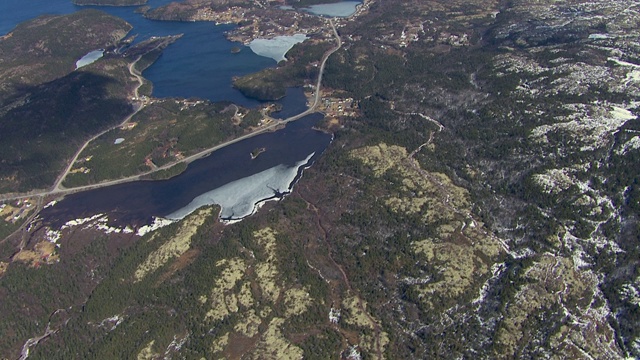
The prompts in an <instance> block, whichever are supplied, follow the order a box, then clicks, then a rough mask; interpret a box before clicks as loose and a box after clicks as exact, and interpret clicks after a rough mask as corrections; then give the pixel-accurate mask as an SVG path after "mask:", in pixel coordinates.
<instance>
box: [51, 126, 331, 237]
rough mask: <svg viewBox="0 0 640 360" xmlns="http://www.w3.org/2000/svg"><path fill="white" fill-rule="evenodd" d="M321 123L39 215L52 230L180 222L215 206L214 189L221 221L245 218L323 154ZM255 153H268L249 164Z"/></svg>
mask: <svg viewBox="0 0 640 360" xmlns="http://www.w3.org/2000/svg"><path fill="white" fill-rule="evenodd" d="M320 119H322V115H320V114H312V115H309V116H306V117H305V118H303V119H300V120H298V121H295V122H291V123H289V124H287V126H286V127H285V128H284V129H282V130H279V131H275V132H269V133H265V134H261V135H257V136H254V137H252V138H249V139H247V140H244V141H241V142H237V143H235V144H232V145H229V146H227V147H225V148H222V149H220V150H218V151H215V152H213V153H212V154H211V155H209V156H207V157H205V158H202V159H199V160H196V161H194V162H192V163H191V164H189V166H188V168H187V170H186V171H185V172H184V173H182V174H181V175H178V176H176V177H174V178H171V179H168V180H162V181H136V182H132V183H127V184H121V185H115V186H110V187H105V188H101V189H96V190H91V191H86V192H81V193H78V194H74V195H69V196H67V197H65V198H64V199H63V200H62V201H59V202H58V203H56V204H55V205H54V206H51V207H48V208H46V209H44V210H43V211H42V212H41V214H40V216H41V218H43V219H45V221H46V222H48V223H50V224H51V225H52V226H54V227H59V226H62V224H64V223H65V222H67V221H69V220H73V219H81V218H87V217H91V216H93V215H96V214H109V218H110V221H111V223H112V224H114V225H118V226H124V225H134V226H139V225H142V224H148V223H150V222H151V221H152V217H166V216H168V215H173V216H171V217H172V218H181V217H182V216H184V215H186V214H188V213H189V212H190V211H193V210H195V208H197V206H202V205H205V204H208V203H211V201H208V199H209V198H213V199H215V198H217V199H220V197H221V194H220V193H219V192H217V193H216V192H215V190H216V189H220V188H223V187H225V186H226V189H227V190H229V191H227V192H226V194H222V197H224V198H225V199H224V201H225V202H224V203H223V212H224V214H223V217H226V218H231V219H237V218H242V217H245V216H247V215H249V214H250V213H252V211H253V208H254V205H255V204H256V203H259V202H261V201H263V200H265V199H269V198H273V197H281V196H283V195H284V194H285V193H287V192H289V190H290V189H291V186H292V185H293V184H294V183H295V182H296V181H297V179H298V178H299V177H300V176H301V174H302V170H303V169H304V168H305V167H308V166H309V165H311V163H313V162H314V161H315V160H316V159H317V158H318V157H319V156H320V155H322V153H323V151H324V150H325V149H326V147H327V146H328V145H329V143H330V142H331V140H332V136H331V135H330V134H326V133H323V132H321V131H317V130H314V129H313V126H314V125H315V124H316V123H317V122H318V121H319V120H320ZM256 148H265V151H264V152H263V153H261V154H260V155H259V156H258V157H256V158H255V159H251V155H250V154H251V152H252V151H253V150H254V149H256ZM256 175H257V176H256ZM212 192H213V193H212ZM207 194H208V195H207ZM202 195H205V198H203V197H202ZM198 197H200V198H199V199H198ZM194 201H195V202H194Z"/></svg>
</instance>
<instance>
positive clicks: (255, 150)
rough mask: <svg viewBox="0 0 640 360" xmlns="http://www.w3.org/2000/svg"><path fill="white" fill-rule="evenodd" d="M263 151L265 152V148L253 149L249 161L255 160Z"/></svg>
mask: <svg viewBox="0 0 640 360" xmlns="http://www.w3.org/2000/svg"><path fill="white" fill-rule="evenodd" d="M265 151H267V148H264V147H261V148H255V149H253V151H252V152H251V154H250V155H251V160H253V159H255V158H257V157H258V156H259V155H260V154H262V153H263V152H265Z"/></svg>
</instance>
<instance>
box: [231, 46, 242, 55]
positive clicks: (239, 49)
mask: <svg viewBox="0 0 640 360" xmlns="http://www.w3.org/2000/svg"><path fill="white" fill-rule="evenodd" d="M240 51H242V49H241V48H240V47H239V46H234V47H232V48H231V53H232V54H237V53H239V52H240Z"/></svg>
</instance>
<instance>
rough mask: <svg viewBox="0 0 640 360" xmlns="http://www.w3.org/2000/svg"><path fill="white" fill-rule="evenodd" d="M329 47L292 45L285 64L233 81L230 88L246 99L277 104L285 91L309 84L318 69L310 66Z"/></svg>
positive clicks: (315, 76)
mask: <svg viewBox="0 0 640 360" xmlns="http://www.w3.org/2000/svg"><path fill="white" fill-rule="evenodd" d="M331 47H332V44H330V43H320V44H305V43H304V42H303V43H299V44H296V45H295V46H294V47H293V48H292V49H291V50H289V52H288V53H287V58H288V59H289V61H286V62H284V64H283V62H281V63H280V64H279V67H277V68H272V69H264V70H262V71H259V72H257V73H254V74H249V75H245V76H242V77H239V78H237V79H235V80H234V81H233V86H235V87H236V88H237V89H238V90H240V91H241V92H242V93H243V94H244V95H245V96H248V97H252V98H255V99H258V100H263V101H272V100H278V99H280V98H282V97H284V96H285V92H286V89H287V88H288V87H294V86H302V85H304V81H305V80H306V81H309V82H313V81H314V80H315V79H316V78H317V76H318V67H317V65H316V66H313V65H311V64H312V63H314V62H315V63H316V64H317V62H319V61H320V60H321V59H322V55H323V54H324V53H325V52H326V51H327V50H328V49H330V48H331Z"/></svg>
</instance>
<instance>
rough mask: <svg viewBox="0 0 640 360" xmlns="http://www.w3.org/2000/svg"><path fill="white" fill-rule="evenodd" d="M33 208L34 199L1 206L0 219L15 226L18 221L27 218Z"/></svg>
mask: <svg viewBox="0 0 640 360" xmlns="http://www.w3.org/2000/svg"><path fill="white" fill-rule="evenodd" d="M33 208H34V207H33V200H32V199H23V200H17V201H16V202H15V203H13V204H9V203H6V204H0V218H2V219H3V220H4V221H5V222H8V223H12V224H15V223H16V222H17V221H18V220H20V219H22V218H24V217H26V215H27V214H28V213H29V212H30V211H31V210H32V209H33Z"/></svg>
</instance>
